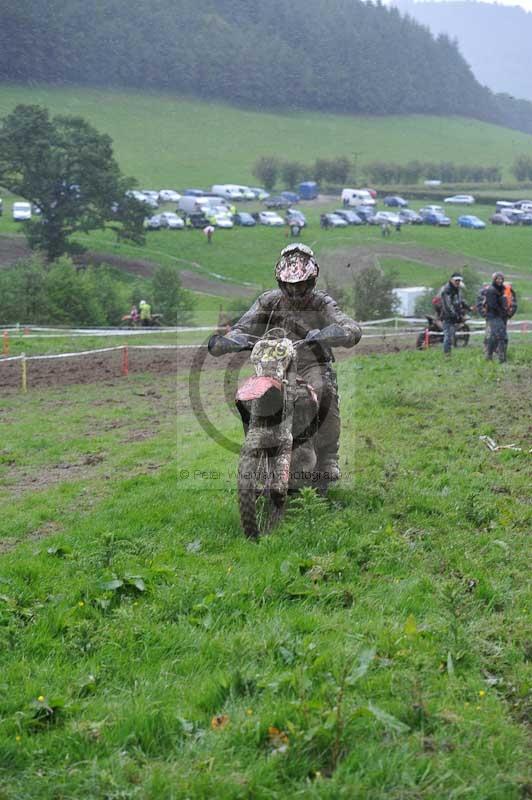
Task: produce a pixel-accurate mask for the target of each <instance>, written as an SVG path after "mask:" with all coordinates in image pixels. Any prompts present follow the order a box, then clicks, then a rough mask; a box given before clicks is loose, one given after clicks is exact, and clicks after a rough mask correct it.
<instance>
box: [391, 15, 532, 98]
mask: <svg viewBox="0 0 532 800" xmlns="http://www.w3.org/2000/svg"><path fill="white" fill-rule="evenodd" d="M396 5H397V7H398V8H399V10H400V11H401V12H402V13H408V14H409V15H410V16H412V17H414V18H415V19H416V20H418V22H421V23H422V24H423V25H427V26H428V27H429V28H430V30H431V31H432V32H433V34H434V35H435V36H437V35H438V34H440V33H446V34H448V35H449V36H452V37H453V38H454V37H456V39H457V40H458V46H459V48H460V51H461V53H462V54H463V55H464V58H465V59H466V61H467V62H468V63H469V64H470V65H471V68H472V70H473V72H474V74H475V76H476V77H477V78H478V80H479V81H480V82H481V83H483V84H486V86H489V87H490V89H493V90H494V91H496V92H507V93H509V94H511V95H514V96H516V97H525V98H527V99H528V100H532V46H531V43H532V13H528V12H526V11H525V10H524V9H523V8H521V7H520V6H517V5H516V6H510V7H508V6H503V5H500V4H499V3H477V2H471V0H455V1H454V2H453V3H445V2H430V0H424V2H422V3H419V2H412V0H397V2H396Z"/></svg>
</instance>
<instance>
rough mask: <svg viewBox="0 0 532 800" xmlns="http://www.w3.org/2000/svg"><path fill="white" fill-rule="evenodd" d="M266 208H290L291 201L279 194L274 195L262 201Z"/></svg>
mask: <svg viewBox="0 0 532 800" xmlns="http://www.w3.org/2000/svg"><path fill="white" fill-rule="evenodd" d="M264 205H265V206H266V208H290V206H291V205H292V203H291V201H290V200H288V199H287V198H286V197H283V196H282V195H280V194H274V195H272V196H271V197H268V198H267V199H266V200H265V201H264Z"/></svg>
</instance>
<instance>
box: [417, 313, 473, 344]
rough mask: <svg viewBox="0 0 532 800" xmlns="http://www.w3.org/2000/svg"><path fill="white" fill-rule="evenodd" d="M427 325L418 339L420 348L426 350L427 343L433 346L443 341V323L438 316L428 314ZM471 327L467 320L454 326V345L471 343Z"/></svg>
mask: <svg viewBox="0 0 532 800" xmlns="http://www.w3.org/2000/svg"><path fill="white" fill-rule="evenodd" d="M426 319H427V325H426V327H425V330H423V331H421V332H420V333H419V334H418V336H417V339H416V347H417V349H418V350H424V349H425V348H426V347H427V345H428V346H429V347H433V346H434V345H435V344H442V342H443V324H442V322H441V321H440V320H439V319H438V318H437V317H430V316H429V315H428V314H427V315H426ZM470 331H471V329H470V327H469V325H468V324H467V322H466V321H465V320H461V321H460V322H457V323H456V325H455V328H454V341H453V346H454V347H466V346H467V345H468V344H469V338H470Z"/></svg>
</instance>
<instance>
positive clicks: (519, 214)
mask: <svg viewBox="0 0 532 800" xmlns="http://www.w3.org/2000/svg"><path fill="white" fill-rule="evenodd" d="M501 214H504V216H505V217H508V219H511V220H512V222H515V224H516V225H519V223H520V222H521V221H522V219H523V217H524V216H525V212H524V211H521V209H519V208H503V209H502V211H501Z"/></svg>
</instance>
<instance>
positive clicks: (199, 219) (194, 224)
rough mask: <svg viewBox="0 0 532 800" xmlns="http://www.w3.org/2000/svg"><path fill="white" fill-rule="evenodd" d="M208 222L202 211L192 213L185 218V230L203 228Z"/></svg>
mask: <svg viewBox="0 0 532 800" xmlns="http://www.w3.org/2000/svg"><path fill="white" fill-rule="evenodd" d="M208 224H209V220H208V219H207V217H206V216H205V214H204V213H203V212H202V211H193V212H192V213H191V214H187V216H186V217H185V228H202V229H203V228H205V226H206V225H208Z"/></svg>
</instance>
